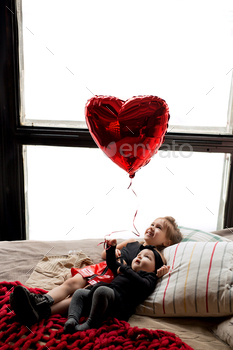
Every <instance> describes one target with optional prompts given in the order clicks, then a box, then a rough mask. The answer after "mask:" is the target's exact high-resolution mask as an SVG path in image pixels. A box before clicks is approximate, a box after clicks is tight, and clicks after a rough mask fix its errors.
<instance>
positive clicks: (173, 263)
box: [163, 243, 180, 314]
mask: <svg viewBox="0 0 233 350" xmlns="http://www.w3.org/2000/svg"><path fill="white" fill-rule="evenodd" d="M179 245H180V243H179V244H177V247H176V250H175V254H174V258H173V262H172V269H173V268H174V265H175V259H176V253H177V249H178V247H179ZM170 278H171V272H170V271H169V276H168V280H167V285H166V288H165V291H164V294H163V313H164V314H165V313H166V312H165V295H166V292H167V287H168V285H169V281H170Z"/></svg>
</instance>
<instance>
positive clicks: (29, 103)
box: [22, 0, 233, 128]
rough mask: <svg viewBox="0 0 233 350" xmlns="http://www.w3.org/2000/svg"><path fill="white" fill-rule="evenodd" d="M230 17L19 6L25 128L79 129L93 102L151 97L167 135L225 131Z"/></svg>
mask: <svg viewBox="0 0 233 350" xmlns="http://www.w3.org/2000/svg"><path fill="white" fill-rule="evenodd" d="M232 7H233V5H232V2H229V1H226V0H225V1H218V2H213V1H204V2H200V3H199V5H198V4H197V3H196V1H193V2H191V1H188V2H185V1H180V0H175V1H174V0H172V1H166V2H162V1H155V0H153V1H152V0H148V1H146V2H143V4H142V2H141V1H135V0H133V1H132V0H128V1H127V2H126V1H123V0H119V1H118V2H113V1H111V2H109V1H107V0H103V1H101V2H99V1H94V0H88V1H77V0H70V1H69V2H68V3H67V4H66V6H64V1H61V0H56V1H55V0H50V1H47V0H35V1H31V0H22V13H23V24H22V26H23V27H22V32H23V51H24V71H23V73H24V78H25V81H24V89H25V117H26V119H29V120H31V121H32V122H33V120H34V122H35V120H40V121H41V122H42V121H43V120H60V121H61V120H63V121H76V122H77V121H84V120H85V118H84V106H85V103H86V101H87V100H88V99H89V98H91V97H92V96H93V94H95V95H113V96H117V97H119V98H121V99H123V100H125V99H127V98H130V97H131V96H134V95H147V94H150V95H157V96H159V97H161V98H163V99H165V100H166V101H167V103H168V105H169V107H170V112H171V120H170V125H183V126H202V127H204V126H208V127H213V126H215V127H224V128H225V127H226V126H227V113H228V103H229V93H230V83H231V76H232V68H233V67H232V61H233V45H232V36H233V12H232V11H231V10H232ZM76 126H77V125H76ZM84 126H85V124H84Z"/></svg>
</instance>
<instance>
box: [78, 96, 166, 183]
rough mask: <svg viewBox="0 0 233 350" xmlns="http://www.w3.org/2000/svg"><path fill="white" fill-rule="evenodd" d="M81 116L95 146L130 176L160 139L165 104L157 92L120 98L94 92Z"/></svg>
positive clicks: (157, 145)
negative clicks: (150, 94)
mask: <svg viewBox="0 0 233 350" xmlns="http://www.w3.org/2000/svg"><path fill="white" fill-rule="evenodd" d="M85 116H86V122H87V126H88V128H89V131H90V133H91V135H92V137H93V139H94V141H95V142H96V144H97V146H98V147H99V148H100V149H101V150H102V151H103V152H104V153H105V154H106V155H107V156H108V157H109V158H110V159H111V160H112V161H113V162H114V163H116V164H117V165H118V166H119V167H121V168H122V169H124V170H125V171H127V172H128V173H129V175H130V177H131V178H133V177H134V175H135V172H136V171H137V170H139V169H140V168H141V167H142V166H144V165H146V164H147V163H148V162H149V161H150V159H151V157H152V156H153V155H154V154H155V153H157V151H158V149H159V147H160V146H161V144H162V143H163V142H164V138H165V136H164V135H165V133H166V130H167V126H168V120H169V117H170V116H169V109H168V105H167V104H166V102H165V101H164V100H162V99H161V98H159V97H157V96H134V97H132V98H130V99H128V100H126V101H122V100H120V99H118V98H116V97H112V96H94V97H92V98H91V99H90V100H88V101H87V104H86V106H85Z"/></svg>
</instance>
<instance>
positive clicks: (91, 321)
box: [69, 286, 115, 331]
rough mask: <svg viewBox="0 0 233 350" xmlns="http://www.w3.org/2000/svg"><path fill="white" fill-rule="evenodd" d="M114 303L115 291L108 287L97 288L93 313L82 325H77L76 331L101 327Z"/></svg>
mask: <svg viewBox="0 0 233 350" xmlns="http://www.w3.org/2000/svg"><path fill="white" fill-rule="evenodd" d="M114 301H115V293H114V290H113V289H111V288H109V287H106V286H101V287H99V288H97V289H96V290H95V292H94V294H93V297H92V305H91V312H90V315H89V317H88V319H87V321H86V322H85V323H83V324H81V325H79V324H77V325H76V326H75V331H83V330H86V329H90V328H97V327H99V326H100V324H101V321H102V320H103V318H104V316H106V315H107V312H108V311H109V307H111V305H112V304H113V303H114ZM69 312H70V309H69Z"/></svg>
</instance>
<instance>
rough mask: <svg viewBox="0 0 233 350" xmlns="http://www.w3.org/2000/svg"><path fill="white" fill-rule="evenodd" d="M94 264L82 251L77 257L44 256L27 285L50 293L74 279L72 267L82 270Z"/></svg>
mask: <svg viewBox="0 0 233 350" xmlns="http://www.w3.org/2000/svg"><path fill="white" fill-rule="evenodd" d="M92 264H93V261H92V260H91V259H90V258H88V257H87V256H86V254H85V253H83V251H82V250H80V251H78V252H77V253H76V254H75V255H57V256H49V257H48V256H44V257H43V259H42V260H40V261H39V262H38V264H37V265H36V267H35V269H34V271H33V272H32V274H31V276H30V277H29V279H28V280H27V281H26V283H25V285H26V286H27V287H33V288H36V287H38V288H42V289H45V290H47V291H49V290H52V289H53V288H55V287H57V286H60V285H61V284H62V283H63V282H65V281H66V280H67V279H68V278H70V277H72V276H71V272H70V270H71V268H72V267H76V268H82V267H85V266H87V265H92Z"/></svg>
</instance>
